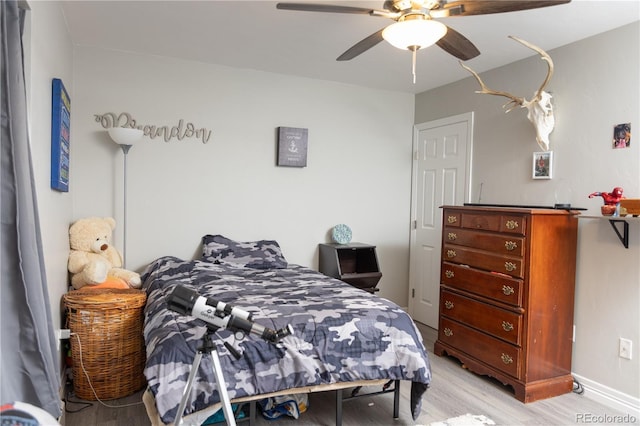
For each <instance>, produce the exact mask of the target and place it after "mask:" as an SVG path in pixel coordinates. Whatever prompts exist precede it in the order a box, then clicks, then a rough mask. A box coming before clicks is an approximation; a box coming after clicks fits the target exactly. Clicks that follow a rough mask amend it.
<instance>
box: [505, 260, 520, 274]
mask: <svg viewBox="0 0 640 426" xmlns="http://www.w3.org/2000/svg"><path fill="white" fill-rule="evenodd" d="M517 267H518V266H517V265H516V264H515V263H513V262H504V269H506V270H507V271H509V272H513V271H515V270H516V268H517Z"/></svg>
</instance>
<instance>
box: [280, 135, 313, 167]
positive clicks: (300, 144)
mask: <svg viewBox="0 0 640 426" xmlns="http://www.w3.org/2000/svg"><path fill="white" fill-rule="evenodd" d="M308 138H309V129H301V128H296V127H278V159H277V164H278V166H285V167H307V147H308V146H307V143H308Z"/></svg>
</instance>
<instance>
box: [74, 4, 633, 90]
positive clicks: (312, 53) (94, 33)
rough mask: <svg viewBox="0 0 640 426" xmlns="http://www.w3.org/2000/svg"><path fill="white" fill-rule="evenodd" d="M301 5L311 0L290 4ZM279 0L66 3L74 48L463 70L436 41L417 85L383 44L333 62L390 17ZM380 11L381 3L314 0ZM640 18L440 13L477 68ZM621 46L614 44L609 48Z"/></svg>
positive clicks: (222, 61) (351, 72)
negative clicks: (471, 47)
mask: <svg viewBox="0 0 640 426" xmlns="http://www.w3.org/2000/svg"><path fill="white" fill-rule="evenodd" d="M291 1H293V2H298V3H299V2H303V1H308V0H291ZM276 3H277V2H275V1H249V0H236V1H211V0H210V1H190V0H179V1H158V0H156V1H116V0H111V1H65V2H62V4H63V10H64V14H65V17H66V19H67V23H68V26H69V31H70V33H71V37H72V39H73V42H74V44H75V45H79V46H95V47H101V48H107V49H115V50H120V51H128V52H138V53H145V54H152V55H159V56H166V57H174V58H181V59H186V60H193V61H199V62H205V63H212V64H219V65H225V66H230V67H237V68H248V69H254V70H260V71H266V72H274V73H280V74H289V75H295V76H301V77H308V78H315V79H323V80H332V81H338V82H344V83H349V84H357V85H362V86H366V87H371V88H379V89H386V90H394V91H402V92H408V93H420V92H423V91H425V90H429V89H432V88H434V87H439V86H442V85H445V84H448V83H451V82H454V81H457V80H460V79H463V78H466V77H468V76H469V74H468V72H467V71H465V70H463V69H462V67H460V65H459V64H458V60H457V59H456V58H454V57H453V56H451V55H449V54H448V53H446V52H444V51H443V50H441V49H440V48H439V47H437V46H432V47H430V48H427V49H423V50H420V51H419V52H418V56H417V82H416V84H415V85H414V84H413V82H412V75H411V52H409V51H404V50H399V49H396V48H394V47H392V46H391V45H389V44H387V43H386V42H384V41H383V42H382V43H380V44H378V45H377V46H375V47H373V48H372V49H370V50H368V51H367V52H365V53H363V54H362V55H360V56H358V57H356V58H354V59H352V60H350V61H343V62H337V61H336V58H337V57H338V56H339V55H340V54H342V53H343V52H344V51H345V50H347V49H348V48H349V47H351V46H352V45H354V44H355V43H357V42H358V41H360V40H362V39H363V38H365V37H367V36H369V35H370V34H372V33H374V32H376V31H378V30H379V29H381V28H383V27H385V26H386V25H389V24H391V23H393V21H391V20H389V19H386V18H380V17H371V16H368V15H353V14H337V13H317V12H297V11H288V10H278V9H276V6H275V5H276ZM311 3H326V4H339V5H348V6H355V7H366V8H372V9H382V6H383V0H378V1H350V0H348V1H339V0H336V1H311ZM638 20H640V2H639V1H638V0H622V1H613V0H599V1H596V0H573V1H572V2H571V3H568V4H563V5H558V6H552V7H547V8H542V9H534V10H527V11H519V12H509V13H501V14H493V15H479V16H464V17H454V18H446V19H442V22H444V23H445V24H446V25H449V26H451V27H452V28H454V29H455V30H457V31H458V32H460V33H462V34H463V35H464V36H466V37H467V38H468V39H470V40H471V41H472V42H473V43H474V44H475V45H476V46H477V47H478V49H479V50H480V52H481V54H480V56H478V57H476V58H474V59H471V60H469V61H467V62H466V64H467V65H470V66H471V67H472V68H474V69H475V70H476V71H477V72H482V71H486V70H489V69H493V68H496V67H498V66H502V65H505V64H508V63H511V62H514V61H517V60H520V59H523V58H525V57H528V56H532V55H533V54H534V53H533V52H532V51H531V50H529V49H527V48H525V47H524V46H522V45H520V44H519V43H516V42H515V41H513V40H511V39H509V38H507V36H509V35H515V36H518V37H520V38H522V39H524V40H527V41H529V42H531V43H533V44H535V45H538V46H540V47H541V48H543V49H545V50H550V49H553V48H556V47H559V46H563V45H566V44H569V43H572V42H574V41H576V40H580V39H583V38H586V37H589V36H592V35H595V34H599V33H601V32H605V31H608V30H611V29H613V28H617V27H620V26H623V25H626V24H628V23H631V22H633V21H638ZM612 48H620V46H612Z"/></svg>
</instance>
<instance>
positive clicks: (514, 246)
mask: <svg viewBox="0 0 640 426" xmlns="http://www.w3.org/2000/svg"><path fill="white" fill-rule="evenodd" d="M504 248H506V249H507V250H508V251H513V250H515V249H517V248H518V243H516V242H515V241H505V242H504Z"/></svg>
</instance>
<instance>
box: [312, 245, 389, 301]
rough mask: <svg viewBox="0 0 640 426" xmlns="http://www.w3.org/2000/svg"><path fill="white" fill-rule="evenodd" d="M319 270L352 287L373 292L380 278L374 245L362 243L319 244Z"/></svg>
mask: <svg viewBox="0 0 640 426" xmlns="http://www.w3.org/2000/svg"><path fill="white" fill-rule="evenodd" d="M319 247H320V261H319V264H320V265H319V270H320V272H322V273H323V274H325V275H328V276H330V277H333V278H337V279H339V280H342V281H344V282H346V283H348V284H350V285H352V286H354V287H357V288H360V289H362V290H365V291H368V292H369V293H375V292H376V291H378V290H379V289H378V288H376V286H377V285H378V281H380V278H382V273H381V272H380V267H379V266H378V257H377V255H376V246H372V245H370V244H362V243H349V244H319Z"/></svg>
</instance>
